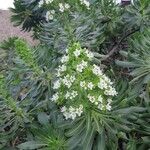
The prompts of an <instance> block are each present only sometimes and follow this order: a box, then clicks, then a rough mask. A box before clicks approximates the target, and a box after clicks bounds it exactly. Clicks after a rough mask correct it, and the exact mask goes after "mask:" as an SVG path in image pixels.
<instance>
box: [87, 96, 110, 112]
mask: <svg viewBox="0 0 150 150" xmlns="http://www.w3.org/2000/svg"><path fill="white" fill-rule="evenodd" d="M87 97H88V99H89V101H90V102H91V103H93V104H94V105H97V106H98V108H99V109H100V110H105V109H106V110H108V111H111V108H112V107H111V103H112V100H111V99H108V100H107V104H105V103H104V100H103V97H102V96H101V95H100V96H99V97H98V98H96V97H95V96H91V95H90V94H88V96H87Z"/></svg>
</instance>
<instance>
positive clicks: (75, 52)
mask: <svg viewBox="0 0 150 150" xmlns="http://www.w3.org/2000/svg"><path fill="white" fill-rule="evenodd" d="M73 53H74V55H75V56H76V57H78V56H80V54H81V51H80V50H78V49H76V50H75V51H74V52H73Z"/></svg>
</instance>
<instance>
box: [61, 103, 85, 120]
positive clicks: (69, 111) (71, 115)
mask: <svg viewBox="0 0 150 150" xmlns="http://www.w3.org/2000/svg"><path fill="white" fill-rule="evenodd" d="M61 112H62V113H63V115H64V116H65V119H66V120H67V119H73V120H74V119H75V118H76V117H77V116H81V114H82V113H83V105H80V106H79V108H73V107H72V106H70V107H69V108H67V107H66V106H64V107H62V108H61Z"/></svg>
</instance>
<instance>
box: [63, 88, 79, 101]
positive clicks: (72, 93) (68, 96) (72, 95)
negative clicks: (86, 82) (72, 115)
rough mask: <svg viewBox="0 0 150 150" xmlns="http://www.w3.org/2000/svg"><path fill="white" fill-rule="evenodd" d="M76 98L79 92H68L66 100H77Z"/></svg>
mask: <svg viewBox="0 0 150 150" xmlns="http://www.w3.org/2000/svg"><path fill="white" fill-rule="evenodd" d="M76 96H78V92H77V91H74V90H73V91H72V92H68V91H67V93H66V95H65V98H66V99H71V100H72V99H73V98H75V97H76Z"/></svg>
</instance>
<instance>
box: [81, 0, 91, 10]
mask: <svg viewBox="0 0 150 150" xmlns="http://www.w3.org/2000/svg"><path fill="white" fill-rule="evenodd" d="M80 2H81V4H82V5H85V6H86V7H87V8H88V9H89V8H90V2H88V1H87V0H80Z"/></svg>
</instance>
